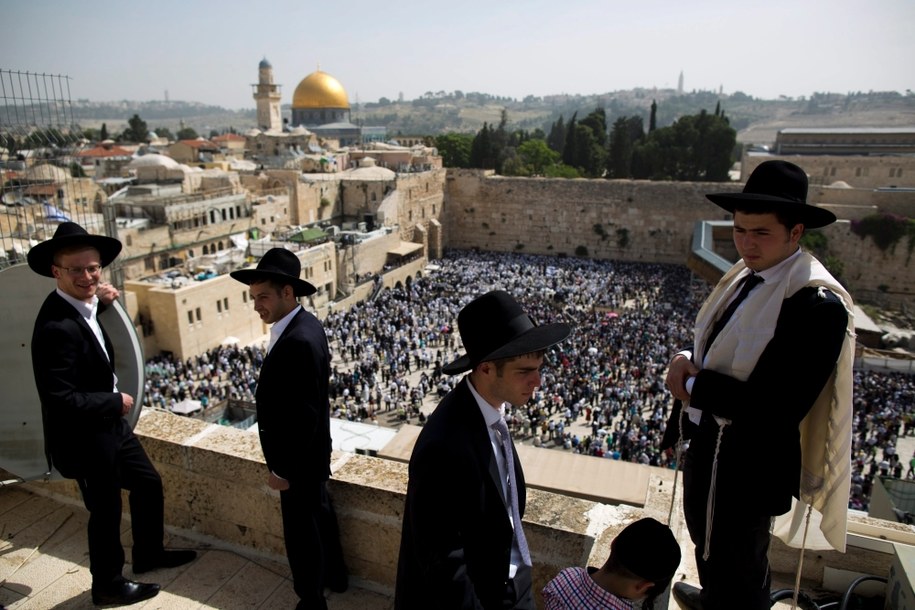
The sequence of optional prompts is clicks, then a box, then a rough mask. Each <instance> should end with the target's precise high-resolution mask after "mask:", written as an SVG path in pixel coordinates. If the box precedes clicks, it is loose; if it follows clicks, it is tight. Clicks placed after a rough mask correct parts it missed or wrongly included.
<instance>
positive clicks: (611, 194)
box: [442, 170, 915, 305]
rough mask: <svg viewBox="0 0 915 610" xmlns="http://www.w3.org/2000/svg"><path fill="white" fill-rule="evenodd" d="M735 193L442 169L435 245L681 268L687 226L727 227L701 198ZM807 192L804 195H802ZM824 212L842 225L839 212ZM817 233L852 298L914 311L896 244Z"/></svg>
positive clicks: (902, 248)
mask: <svg viewBox="0 0 915 610" xmlns="http://www.w3.org/2000/svg"><path fill="white" fill-rule="evenodd" d="M741 188H742V186H741V185H739V184H721V183H708V182H649V181H640V180H583V179H576V180H562V179H545V178H505V177H500V176H493V175H492V174H491V172H481V171H475V170H448V179H447V184H446V190H445V193H446V194H445V209H444V212H443V215H442V224H443V231H444V237H445V238H444V243H445V245H446V247H449V248H459V249H473V248H478V249H481V250H494V251H501V252H519V253H530V254H556V255H565V256H587V257H589V258H595V259H613V260H624V261H643V262H662V263H676V264H686V260H687V257H688V255H689V251H690V247H691V241H692V234H693V229H694V227H695V223H696V222H697V221H700V220H730V219H731V215H730V214H729V213H727V212H726V211H725V210H723V209H721V208H719V207H718V206H716V205H714V204H713V203H711V202H710V201H708V200H707V199H706V198H705V194H706V193H711V192H726V191H739V190H740V189H741ZM815 192H819V191H817V190H816V189H811V193H812V195H811V197H813V193H815ZM858 192H861V193H863V191H858ZM895 201H896V202H898V204H899V205H900V206H902V207H904V205H905V204H903V203H902V201H901V200H900V199H896V200H895ZM828 207H830V209H832V210H833V211H834V212H836V214H837V215H838V216H839V217H840V218H841V217H843V214H842V207H841V206H832V205H828ZM857 215H859V216H860V215H861V214H860V213H859V214H857ZM823 233H824V234H825V235H826V237H827V240H828V248H827V255H828V256H832V257H835V258H836V259H838V260H840V261H841V262H842V263H843V266H844V270H843V272H842V273H841V276H842V279H843V280H844V281H845V282H846V285H847V286H848V287H849V289H850V290H851V292H852V294H853V296H857V298H858V299H859V300H860V299H862V297H863V298H866V299H868V300H870V299H871V298H872V297H879V298H880V299H883V300H884V301H885V302H886V303H887V304H895V305H898V304H900V303H907V304H909V305H915V262H913V261H911V260H910V259H911V253H910V252H909V250H908V244H907V243H906V242H905V240H902V241H901V242H899V243H898V244H897V246H896V248H894V249H891V250H888V251H887V252H883V251H881V250H880V249H879V248H877V247H876V246H875V245H874V243H873V240H872V239H871V238H869V237H868V238H865V239H861V238H860V237H858V236H856V235H854V234H853V233H851V228H850V224H849V223H848V222H844V223H843V222H839V223H836V224H834V225H831V226H828V227H825V228H824V229H823Z"/></svg>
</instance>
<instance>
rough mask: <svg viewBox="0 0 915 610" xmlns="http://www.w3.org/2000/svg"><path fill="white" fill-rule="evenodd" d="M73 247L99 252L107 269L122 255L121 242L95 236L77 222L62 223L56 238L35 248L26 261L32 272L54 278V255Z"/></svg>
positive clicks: (103, 265)
mask: <svg viewBox="0 0 915 610" xmlns="http://www.w3.org/2000/svg"><path fill="white" fill-rule="evenodd" d="M72 246H90V247H92V248H95V249H96V250H98V253H99V258H100V260H99V263H100V264H101V265H102V267H107V266H108V265H110V264H111V261H113V260H114V259H116V258H117V257H118V254H120V253H121V242H119V241H118V240H116V239H115V238H113V237H108V236H107V235H93V234H91V233H89V232H88V231H86V229H84V228H82V227H81V226H79V225H78V224H76V223H75V222H62V223H60V226H58V227H57V230H56V231H54V237H52V238H51V239H47V240H45V241H43V242H41V243H40V244H38V245H37V246H33V247H32V248H31V249H30V250H29V253H28V255H27V256H26V259H27V260H28V262H29V267H31V268H32V271H34V272H35V273H37V274H39V275H43V276H45V277H54V274H53V273H52V272H51V265H53V264H54V255H56V254H57V253H58V252H59V251H60V250H61V249H63V248H67V247H72Z"/></svg>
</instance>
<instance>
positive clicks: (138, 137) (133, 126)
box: [121, 114, 149, 143]
mask: <svg viewBox="0 0 915 610" xmlns="http://www.w3.org/2000/svg"><path fill="white" fill-rule="evenodd" d="M121 138H123V139H124V140H127V141H128V142H136V143H141V142H146V141H147V140H149V129H148V128H147V127H146V121H144V120H143V119H141V118H140V115H139V114H135V115H133V116H132V117H130V119H128V121H127V129H125V130H124V133H122V134H121Z"/></svg>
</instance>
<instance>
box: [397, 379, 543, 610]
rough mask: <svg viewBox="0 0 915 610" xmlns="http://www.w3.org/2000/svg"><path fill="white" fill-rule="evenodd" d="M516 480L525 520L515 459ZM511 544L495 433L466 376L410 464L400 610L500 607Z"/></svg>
mask: <svg viewBox="0 0 915 610" xmlns="http://www.w3.org/2000/svg"><path fill="white" fill-rule="evenodd" d="M515 474H516V478H517V481H518V502H519V509H520V511H521V514H522V515H523V514H524V501H525V485H524V473H523V472H522V470H521V463H520V462H519V461H518V458H517V455H516V456H515ZM513 537H514V533H513V531H512V526H511V521H510V520H509V518H508V508H507V504H506V501H505V498H504V496H503V491H502V485H501V481H500V476H499V471H498V467H497V464H496V459H495V455H494V454H493V448H492V443H491V442H490V437H489V431H488V429H487V427H486V423H485V421H484V419H483V415H482V414H481V413H480V409H479V407H478V406H477V403H476V401H475V400H474V397H473V395H472V394H471V392H470V388H469V387H468V381H467V378H466V377H465V378H464V379H462V380H461V381H460V383H459V384H458V385H457V386H456V387H455V388H454V389H453V390H452V391H451V392H449V393H448V394H447V395H446V396H445V398H444V399H442V402H441V403H440V404H439V405H438V407H437V408H436V409H435V411H434V413H433V414H432V415H431V416H430V417H429V419H428V421H427V422H426V425H425V427H424V428H423V430H422V432H421V433H420V435H419V438H418V439H417V441H416V445H415V446H414V448H413V455H412V456H411V457H410V479H409V483H408V486H407V500H406V506H405V509H404V519H403V531H402V537H401V544H400V558H399V562H398V567H397V588H396V592H395V598H394V606H395V608H398V609H399V610H403V609H408V608H409V609H413V608H416V609H419V608H422V609H427V608H496V607H500V603H501V600H502V598H503V596H504V594H505V586H506V581H507V580H508V566H509V562H510V559H511V548H512V542H513Z"/></svg>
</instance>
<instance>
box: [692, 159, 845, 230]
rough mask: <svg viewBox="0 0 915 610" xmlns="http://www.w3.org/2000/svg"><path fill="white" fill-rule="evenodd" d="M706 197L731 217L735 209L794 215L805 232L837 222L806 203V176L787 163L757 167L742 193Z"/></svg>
mask: <svg viewBox="0 0 915 610" xmlns="http://www.w3.org/2000/svg"><path fill="white" fill-rule="evenodd" d="M706 197H707V198H708V199H709V201H711V202H713V203H714V204H716V205H718V206H721V207H722V208H724V209H725V210H727V211H728V212H731V213H732V214H733V213H734V209H735V208H740V209H742V210H747V211H751V210H753V208H754V207H759V208H760V209H770V208H773V207H774V208H784V209H785V211H788V212H791V213H792V214H797V215H798V216H799V217H800V219H801V222H802V223H803V225H804V227H805V228H807V229H816V228H819V227H825V226H826V225H828V224H832V223H834V222H835V221H836V215H835V214H833V213H832V212H830V211H829V210H826V209H824V208H820V207H817V206H815V205H810V204H809V203H807V174H806V172H804V170H802V169H801V168H800V167H798V166H797V165H795V164H793V163H789V162H787V161H779V160H776V161H764V162H762V163H760V164H759V165H758V166H757V167H756V169H754V170H753V173H752V174H750V177H749V178H748V179H747V183H746V184H745V185H744V187H743V192H741V193H711V194H708V195H706Z"/></svg>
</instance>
